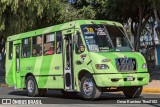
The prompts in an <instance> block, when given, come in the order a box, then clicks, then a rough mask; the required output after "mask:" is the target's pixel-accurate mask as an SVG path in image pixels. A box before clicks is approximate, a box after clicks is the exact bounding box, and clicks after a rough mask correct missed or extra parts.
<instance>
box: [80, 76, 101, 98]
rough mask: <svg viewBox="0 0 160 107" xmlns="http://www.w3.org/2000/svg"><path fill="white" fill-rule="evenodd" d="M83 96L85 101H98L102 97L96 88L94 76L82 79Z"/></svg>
mask: <svg viewBox="0 0 160 107" xmlns="http://www.w3.org/2000/svg"><path fill="white" fill-rule="evenodd" d="M80 90H81V95H82V97H83V98H84V99H85V100H96V99H98V98H99V97H100V95H101V92H100V90H99V88H98V87H97V86H96V84H95V82H94V80H93V78H92V76H90V75H86V76H84V77H83V78H82V79H81V88H80Z"/></svg>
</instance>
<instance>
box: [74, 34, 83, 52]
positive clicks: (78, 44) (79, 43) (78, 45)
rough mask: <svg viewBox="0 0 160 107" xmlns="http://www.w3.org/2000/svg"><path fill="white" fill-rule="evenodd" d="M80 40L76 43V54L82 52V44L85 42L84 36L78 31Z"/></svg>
mask: <svg viewBox="0 0 160 107" xmlns="http://www.w3.org/2000/svg"><path fill="white" fill-rule="evenodd" d="M77 35H78V41H77V44H75V45H76V46H75V51H76V54H80V46H81V45H83V42H82V38H81V36H80V34H79V33H78V34H77Z"/></svg>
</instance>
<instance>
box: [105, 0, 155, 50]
mask: <svg viewBox="0 0 160 107" xmlns="http://www.w3.org/2000/svg"><path fill="white" fill-rule="evenodd" d="M150 3H151V2H150V1H149V0H107V1H106V2H105V13H106V17H108V18H109V19H112V20H117V21H120V22H122V23H124V22H125V21H126V20H128V18H129V17H131V18H132V20H133V21H132V28H131V31H132V34H133V35H134V38H135V39H134V40H135V43H134V44H135V49H136V50H137V51H139V48H140V42H139V38H140V35H141V32H142V31H143V29H144V27H145V25H146V22H147V21H148V19H149V18H150V17H151V16H152V13H153V12H152V10H151V5H150ZM133 22H134V23H135V26H134V28H133ZM137 41H138V42H137Z"/></svg>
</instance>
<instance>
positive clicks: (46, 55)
mask: <svg viewBox="0 0 160 107" xmlns="http://www.w3.org/2000/svg"><path fill="white" fill-rule="evenodd" d="M50 34H54V41H51V42H46V43H44V36H46V35H50ZM55 34H56V33H55V32H50V33H45V34H42V36H43V37H42V44H43V46H42V50H43V52H42V55H43V56H48V55H54V54H55V41H56V38H55ZM48 43H53V52H54V53H53V54H44V44H48Z"/></svg>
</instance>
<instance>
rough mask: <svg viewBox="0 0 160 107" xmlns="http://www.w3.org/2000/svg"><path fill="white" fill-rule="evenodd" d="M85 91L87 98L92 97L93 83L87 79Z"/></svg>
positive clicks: (84, 84) (84, 85)
mask: <svg viewBox="0 0 160 107" xmlns="http://www.w3.org/2000/svg"><path fill="white" fill-rule="evenodd" d="M83 91H84V93H85V94H86V95H87V96H90V95H91V94H92V92H93V82H92V80H90V79H86V80H85V81H84V83H83Z"/></svg>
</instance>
